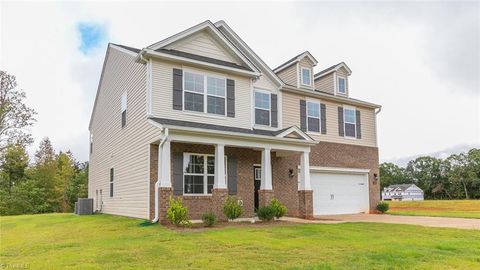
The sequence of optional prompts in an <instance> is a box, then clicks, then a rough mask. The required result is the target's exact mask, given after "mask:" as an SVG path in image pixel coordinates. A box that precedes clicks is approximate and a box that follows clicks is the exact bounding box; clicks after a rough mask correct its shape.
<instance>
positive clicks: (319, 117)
mask: <svg viewBox="0 0 480 270" xmlns="http://www.w3.org/2000/svg"><path fill="white" fill-rule="evenodd" d="M306 103H307V104H306V106H307V108H306V116H307V132H308V133H314V134H320V133H321V132H322V108H321V106H320V103H321V102H320V100H318V99H306ZM308 103H315V104H317V105H318V127H319V130H318V131H310V130H309V129H308V118H309V117H311V118H317V117H315V116H308Z"/></svg>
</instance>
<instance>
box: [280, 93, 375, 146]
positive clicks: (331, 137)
mask: <svg viewBox="0 0 480 270" xmlns="http://www.w3.org/2000/svg"><path fill="white" fill-rule="evenodd" d="M282 98H283V126H284V127H289V126H294V125H295V126H298V127H299V126H300V99H306V98H305V97H302V96H301V95H296V94H292V93H286V92H283V95H282ZM309 99H311V98H309ZM320 102H321V103H324V104H325V105H326V114H327V115H326V120H327V121H326V123H327V134H320V133H312V132H308V135H310V136H311V137H312V138H314V139H315V140H320V141H326V142H335V143H346V144H355V145H362V146H374V147H376V146H377V142H376V134H375V132H376V127H375V125H376V123H375V111H374V110H373V109H368V108H364V107H356V109H357V110H360V116H361V126H362V127H361V128H362V138H361V139H348V138H344V137H340V136H339V135H338V109H337V108H338V107H339V106H342V105H343V104H342V103H336V102H331V101H325V100H321V99H320Z"/></svg>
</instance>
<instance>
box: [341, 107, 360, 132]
mask: <svg viewBox="0 0 480 270" xmlns="http://www.w3.org/2000/svg"><path fill="white" fill-rule="evenodd" d="M343 115H344V117H343V118H344V123H345V124H344V126H345V136H346V137H353V138H355V137H356V132H357V131H356V120H357V119H356V114H355V110H354V109H347V108H344V109H343Z"/></svg>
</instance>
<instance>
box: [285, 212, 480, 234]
mask: <svg viewBox="0 0 480 270" xmlns="http://www.w3.org/2000/svg"><path fill="white" fill-rule="evenodd" d="M282 219H283V220H286V221H291V222H298V223H314V224H337V223H345V222H376V223H392V224H409V225H420V226H427V227H440V228H456V229H470V230H480V219H474V218H446V217H419V216H393V215H371V214H352V215H331V216H318V217H316V219H314V220H305V219H300V218H291V217H285V218H282Z"/></svg>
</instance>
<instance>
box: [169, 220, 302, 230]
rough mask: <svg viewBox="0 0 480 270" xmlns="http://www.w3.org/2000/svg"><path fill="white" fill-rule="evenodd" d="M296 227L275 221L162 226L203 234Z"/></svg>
mask: <svg viewBox="0 0 480 270" xmlns="http://www.w3.org/2000/svg"><path fill="white" fill-rule="evenodd" d="M292 225H298V223H295V222H290V221H284V220H276V221H271V222H263V221H256V222H255V223H251V222H249V221H241V222H218V223H217V224H215V225H214V226H212V227H206V226H205V225H204V224H203V223H194V224H192V226H191V227H177V226H175V225H172V224H167V225H163V226H165V228H168V229H170V230H173V231H176V232H204V231H210V230H218V229H224V228H264V227H272V226H292Z"/></svg>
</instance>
